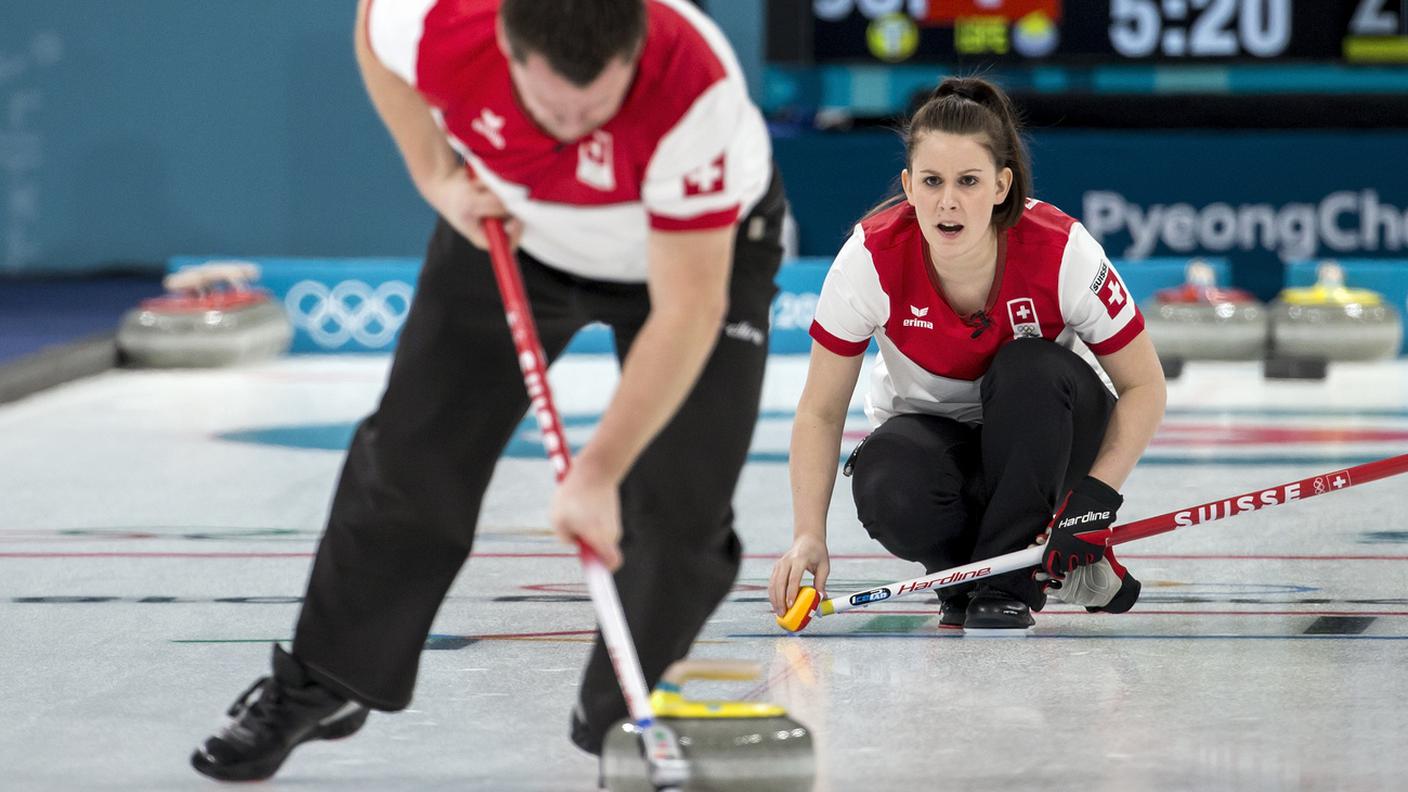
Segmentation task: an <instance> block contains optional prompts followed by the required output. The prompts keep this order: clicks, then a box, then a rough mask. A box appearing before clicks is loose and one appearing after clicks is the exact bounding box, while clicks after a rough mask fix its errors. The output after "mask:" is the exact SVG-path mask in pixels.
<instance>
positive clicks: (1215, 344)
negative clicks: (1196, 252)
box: [1144, 260, 1267, 376]
mask: <svg viewBox="0 0 1408 792" xmlns="http://www.w3.org/2000/svg"><path fill="white" fill-rule="evenodd" d="M1186 273H1187V275H1186V277H1187V281H1186V282H1185V283H1184V284H1183V285H1182V286H1176V287H1174V288H1172V289H1160V290H1159V291H1158V292H1156V293H1155V294H1154V296H1153V298H1152V299H1150V300H1149V301H1148V302H1146V303H1145V305H1144V319H1145V326H1146V327H1147V328H1148V330H1149V338H1150V339H1151V340H1152V341H1153V342H1154V349H1155V350H1157V351H1158V353H1159V360H1160V361H1162V362H1163V363H1164V369H1165V373H1166V374H1169V376H1177V374H1178V371H1180V370H1181V368H1182V362H1183V361H1184V360H1256V359H1260V358H1261V356H1262V355H1263V354H1264V353H1265V351H1266V332H1267V312H1266V308H1265V306H1263V305H1262V304H1261V303H1260V302H1259V301H1258V300H1257V299H1256V298H1255V297H1253V296H1252V295H1251V294H1250V293H1248V292H1245V291H1243V290H1241V289H1222V288H1218V286H1217V282H1216V276H1215V274H1214V272H1213V269H1212V267H1211V266H1209V265H1208V264H1207V263H1206V262H1203V261H1198V260H1194V261H1192V262H1190V263H1189V264H1188V268H1187V270H1186ZM1170 372H1171V373H1170Z"/></svg>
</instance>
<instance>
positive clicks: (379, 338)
mask: <svg viewBox="0 0 1408 792" xmlns="http://www.w3.org/2000/svg"><path fill="white" fill-rule="evenodd" d="M414 294H415V288H414V287H412V286H411V285H410V284H408V283H405V282H403V281H387V282H385V283H383V284H381V285H380V286H377V287H376V288H375V289H373V288H372V287H371V286H369V285H367V284H366V283H363V282H362V281H359V280H345V281H341V282H339V283H338V284H337V285H336V286H333V287H332V288H331V289H329V288H328V287H327V285H326V284H324V283H319V282H318V281H314V280H305V281H299V282H298V283H295V284H294V285H293V288H291V289H289V290H288V294H287V295H286V296H285V297H284V307H285V308H287V309H288V314H289V321H291V322H293V326H294V327H297V328H300V329H302V330H305V331H307V333H308V335H309V336H311V337H312V339H313V342H314V343H316V344H317V345H318V346H320V347H323V348H324V349H337V348H338V347H341V346H343V345H344V344H346V343H347V342H348V341H349V340H353V341H356V342H357V343H358V344H361V345H362V346H364V347H368V348H371V349H380V348H382V347H385V346H387V345H389V344H390V343H391V341H392V339H394V338H395V337H396V333H397V332H398V331H399V330H400V329H401V325H403V324H405V322H406V314H408V313H410V310H411V297H412V296H413V295H414Z"/></svg>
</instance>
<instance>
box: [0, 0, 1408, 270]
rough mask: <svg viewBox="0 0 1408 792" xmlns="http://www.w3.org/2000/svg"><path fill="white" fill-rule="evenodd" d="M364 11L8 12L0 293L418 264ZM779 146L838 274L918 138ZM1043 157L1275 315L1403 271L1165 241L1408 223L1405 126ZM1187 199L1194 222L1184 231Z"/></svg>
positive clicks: (58, 3) (1060, 189)
mask: <svg viewBox="0 0 1408 792" xmlns="http://www.w3.org/2000/svg"><path fill="white" fill-rule="evenodd" d="M354 6H355V3H354V2H353V1H352V0H298V2H288V0H240V2H237V3H210V2H188V1H186V0H123V1H122V2H111V0H5V3H4V7H3V11H0V274H3V273H6V272H9V273H17V272H23V273H34V272H51V271H86V270H92V269H98V268H102V267H107V266H112V265H137V266H144V267H150V268H152V269H160V268H161V267H162V266H163V265H164V262H165V261H166V260H167V259H168V258H169V257H170V256H172V255H177V254H183V253H185V254H206V253H211V252H221V253H225V254H236V255H246V256H320V257H344V256H359V257H368V256H369V257H376V256H415V255H417V254H418V253H419V251H420V250H421V248H422V246H423V243H424V238H425V236H426V233H427V231H428V228H429V224H430V219H431V218H430V213H429V210H428V209H426V208H425V207H424V206H423V204H422V203H421V201H420V200H419V197H418V196H417V195H416V194H415V191H414V190H413V188H412V187H411V185H410V183H409V181H408V179H407V178H406V176H405V174H404V172H403V170H402V166H401V163H400V160H399V158H398V156H397V154H396V152H395V150H394V148H393V146H392V144H391V141H390V139H389V137H388V136H387V135H386V133H385V131H384V130H383V129H382V127H381V125H380V123H379V121H378V120H377V119H376V117H375V115H374V113H373V112H372V110H371V107H370V105H369V103H368V102H367V100H366V98H365V95H364V94H363V91H362V88H361V85H360V82H359V80H358V78H357V73H356V68H355V65H354V63H353V56H352V48H351V36H352V31H351V26H352V14H353V10H354ZM708 6H709V8H710V10H711V11H712V12H713V14H714V15H715V16H716V17H717V18H719V19H720V20H721V23H722V25H723V26H724V28H725V29H726V31H727V32H729V34H730V36H732V37H733V38H734V40H735V41H736V42H737V43H738V45H739V48H740V50H741V54H742V60H743V62H744V64H745V66H746V67H747V68H749V69H750V71H751V72H752V74H750V77H753V78H754V82H753V87H754V90H755V92H756V91H757V90H758V85H757V72H758V71H760V69H761V54H760V51H759V47H760V43H759V32H760V29H761V23H762V12H761V8H762V5H761V3H757V2H743V0H712V2H710V3H709V4H708ZM936 76H937V75H936ZM1366 101H1369V100H1367V99H1366ZM778 131H779V135H778V138H777V141H776V149H777V157H778V161H779V164H780V165H781V167H782V169H783V173H784V176H785V178H786V180H787V182H788V184H789V188H790V193H791V197H792V200H793V203H794V207H795V214H796V215H797V218H798V221H799V227H800V230H801V252H802V253H803V254H805V255H814V256H827V255H830V254H831V253H833V252H834V250H835V248H836V247H837V246H838V245H839V243H840V241H841V239H842V238H843V237H844V235H845V233H846V232H847V229H848V228H849V227H850V224H851V222H852V221H853V220H854V219H855V218H856V217H857V216H858V215H859V214H861V213H862V212H864V210H865V209H866V208H867V207H869V206H870V205H872V204H873V203H875V202H876V201H878V200H880V199H881V198H883V197H884V196H885V195H886V194H887V193H888V191H889V189H890V186H891V182H892V181H893V179H894V178H895V176H896V175H897V173H898V169H899V168H900V167H901V166H902V164H903V163H902V162H901V150H900V146H899V143H898V141H897V139H896V137H895V136H894V135H893V134H892V133H886V132H875V131H871V132H853V133H844V134H819V133H811V132H808V133H795V132H788V131H786V130H782V129H779V130H778ZM1032 143H1033V145H1032V150H1033V155H1034V158H1035V163H1036V186H1037V192H1038V195H1039V196H1041V197H1043V198H1046V199H1047V200H1050V201H1051V202H1052V203H1055V204H1057V205H1058V206H1060V207H1062V208H1064V209H1065V210H1067V211H1068V212H1070V213H1072V214H1075V215H1077V216H1081V215H1083V214H1084V213H1085V211H1086V209H1087V207H1088V206H1089V205H1091V201H1092V200H1093V199H1092V195H1098V194H1104V195H1105V197H1106V198H1107V199H1108V198H1109V197H1110V196H1113V195H1118V196H1120V197H1121V200H1127V201H1128V203H1129V204H1130V205H1133V206H1136V207H1137V208H1138V210H1139V212H1140V213H1141V216H1142V215H1143V214H1144V213H1147V212H1148V211H1149V210H1150V208H1151V207H1153V206H1155V205H1160V206H1163V207H1164V208H1165V209H1164V211H1165V214H1166V216H1171V217H1174V219H1173V220H1172V221H1171V222H1172V223H1173V227H1172V230H1171V231H1170V233H1169V234H1166V235H1164V238H1163V239H1161V241H1160V243H1159V244H1156V245H1153V246H1142V247H1141V246H1140V245H1138V244H1137V243H1136V241H1135V240H1134V239H1133V237H1132V235H1131V233H1130V231H1129V226H1128V224H1127V223H1126V224H1123V225H1120V226H1119V227H1118V228H1113V229H1112V230H1110V231H1109V232H1108V233H1106V234H1105V235H1104V238H1103V241H1104V242H1105V244H1106V246H1107V248H1108V249H1109V252H1110V254H1111V255H1112V256H1115V257H1118V258H1137V257H1140V256H1145V255H1150V256H1160V255H1163V256H1167V255H1176V256H1191V255H1195V254H1205V255H1215V256H1223V257H1225V258H1227V259H1228V260H1229V262H1230V264H1231V267H1232V271H1233V273H1234V279H1235V280H1236V282H1238V283H1239V284H1240V285H1243V286H1247V287H1249V288H1252V289H1253V290H1255V291H1256V292H1257V293H1258V294H1260V295H1261V296H1263V297H1266V296H1270V294H1271V293H1272V292H1274V291H1275V289H1276V288H1279V286H1280V284H1281V281H1282V273H1283V271H1284V266H1283V265H1284V262H1285V261H1286V260H1289V259H1292V258H1310V257H1318V256H1325V255H1337V256H1338V255H1344V256H1351V255H1352V256H1357V257H1362V256H1381V255H1382V256H1395V257H1398V258H1402V257H1404V256H1408V240H1406V239H1403V238H1399V237H1408V228H1405V229H1404V233H1402V234H1400V235H1398V237H1393V238H1390V237H1392V236H1393V235H1391V234H1389V233H1388V231H1386V230H1383V229H1381V233H1378V234H1377V235H1372V234H1370V235H1364V234H1361V235H1360V237H1361V241H1362V243H1363V244H1358V243H1356V245H1355V246H1352V247H1350V248H1347V249H1344V250H1334V249H1331V248H1329V247H1328V246H1327V245H1325V244H1320V245H1318V246H1317V247H1316V248H1315V249H1314V250H1312V251H1305V250H1302V249H1294V250H1288V249H1284V247H1285V246H1284V245H1281V246H1279V249H1278V245H1276V244H1269V245H1263V244H1261V243H1260V242H1258V244H1257V245H1256V246H1254V247H1253V248H1252V249H1244V247H1243V246H1241V245H1233V246H1232V247H1231V248H1230V249H1217V248H1216V247H1209V246H1206V245H1200V244H1195V245H1193V246H1191V247H1189V246H1183V245H1179V244H1170V242H1173V243H1177V242H1178V241H1179V240H1180V239H1181V237H1182V236H1183V233H1182V231H1183V230H1186V229H1183V226H1182V225H1179V224H1180V223H1182V224H1183V225H1186V222H1185V221H1186V217H1185V216H1186V215H1189V214H1192V216H1193V220H1192V221H1187V222H1193V223H1194V224H1196V223H1197V222H1199V221H1200V218H1201V219H1202V220H1206V219H1207V218H1208V216H1209V215H1208V212H1209V211H1223V210H1222V209H1217V210H1208V207H1209V206H1211V205H1214V204H1219V203H1223V204H1226V205H1227V206H1229V207H1231V209H1230V210H1231V211H1237V210H1238V207H1241V206H1243V205H1248V204H1267V205H1269V207H1270V209H1269V211H1272V212H1274V213H1277V217H1279V218H1282V219H1283V220H1286V222H1295V221H1296V220H1295V218H1297V217H1303V216H1304V215H1305V212H1309V213H1310V214H1311V215H1315V222H1319V220H1318V218H1319V214H1320V213H1321V210H1322V209H1325V211H1328V212H1330V214H1332V215H1334V216H1333V217H1332V218H1331V220H1332V222H1334V223H1337V224H1338V225H1337V227H1338V228H1339V229H1340V230H1341V231H1343V232H1347V231H1350V230H1353V226H1354V224H1355V223H1356V222H1357V219H1356V216H1355V215H1353V214H1346V213H1344V212H1340V213H1339V214H1335V213H1334V212H1333V211H1331V210H1334V209H1335V207H1334V206H1329V208H1328V209H1326V205H1325V201H1326V199H1327V198H1331V197H1332V196H1335V195H1339V194H1354V195H1361V196H1362V195H1365V194H1366V191H1371V192H1372V193H1373V194H1374V196H1375V199H1374V200H1375V201H1376V202H1377V203H1379V204H1382V205H1386V206H1392V207H1394V208H1395V209H1396V210H1397V218H1398V221H1397V222H1399V223H1400V224H1401V225H1404V226H1408V217H1405V214H1408V135H1405V134H1404V133H1403V132H1401V131H1394V132H1366V133H1315V132H1274V133H1272V132H1242V133H1233V132H1224V133H1147V132H1130V133H1109V132H1082V131H1059V130H1038V131H1036V132H1034V134H1033V136H1032ZM1332 200H1333V199H1332ZM1178 204H1186V205H1187V207H1185V208H1181V209H1180V208H1174V209H1173V210H1172V214H1171V215H1169V214H1168V211H1169V207H1170V206H1176V205H1178ZM1307 207H1308V208H1307ZM1180 218H1182V219H1180ZM1287 218H1289V219H1287ZM1089 219H1093V218H1089ZM1124 219H1125V220H1128V219H1129V218H1128V217H1126V218H1124ZM1181 229H1182V230H1181ZM1344 235H1345V234H1344V233H1342V234H1340V236H1344ZM1319 236H1320V237H1322V238H1321V242H1322V243H1323V242H1324V239H1323V235H1319ZM1371 236H1372V237H1374V238H1373V239H1370V237H1371ZM1371 243H1372V244H1374V245H1377V249H1374V248H1372V247H1371ZM1390 243H1393V244H1390Z"/></svg>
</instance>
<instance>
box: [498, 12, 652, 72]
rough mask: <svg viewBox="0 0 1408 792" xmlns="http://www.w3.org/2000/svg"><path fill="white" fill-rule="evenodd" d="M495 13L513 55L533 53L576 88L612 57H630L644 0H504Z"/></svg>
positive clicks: (638, 38)
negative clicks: (499, 17) (499, 18)
mask: <svg viewBox="0 0 1408 792" xmlns="http://www.w3.org/2000/svg"><path fill="white" fill-rule="evenodd" d="M499 13H500V15H501V16H502V18H503V22H504V32H505V33H506V34H507V36H508V47H509V51H510V53H511V54H512V55H513V59H514V60H516V61H518V62H519V63H522V62H523V61H525V60H527V59H528V56H529V55H530V54H532V53H535V52H536V53H538V54H539V55H542V56H543V57H544V58H546V59H547V62H548V65H549V66H551V67H552V70H553V71H555V72H557V73H558V74H560V75H562V76H563V77H565V78H567V79H568V80H569V81H571V82H572V83H574V84H576V85H577V86H579V87H581V86H586V85H589V84H590V83H591V82H592V81H593V80H595V79H596V78H597V77H598V76H599V75H600V74H601V71H602V69H605V68H606V64H608V63H610V62H611V61H612V60H613V59H615V58H621V59H623V60H630V59H631V58H633V57H635V54H636V52H637V51H638V50H639V49H640V45H641V42H642V41H644V40H645V27H646V19H645V2H644V0H552V2H551V3H544V2H542V0H504V2H503V5H501V6H500V7H499Z"/></svg>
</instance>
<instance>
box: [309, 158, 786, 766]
mask: <svg viewBox="0 0 1408 792" xmlns="http://www.w3.org/2000/svg"><path fill="white" fill-rule="evenodd" d="M784 210H785V201H784V198H783V194H782V186H781V183H780V181H779V180H778V179H777V178H776V177H774V180H773V184H772V186H771V187H770V189H769V191H768V194H767V196H766V197H765V198H764V199H763V201H762V202H761V203H760V204H759V205H758V206H757V207H756V208H755V209H754V210H753V212H752V214H751V215H750V216H749V217H747V218H744V220H743V222H742V223H741V224H740V226H739V232H738V238H737V242H736V248H735V255H734V261H733V270H732V275H731V279H730V284H729V297H730V302H729V311H728V319H727V323H728V325H729V326H731V328H732V329H731V331H726V329H725V328H720V336H719V341H718V343H717V345H716V347H715V349H714V351H713V353H712V355H711V356H710V358H709V360H708V362H707V363H706V365H705V368H704V371H703V374H702V375H701V376H700V378H699V381H698V383H697V384H696V385H695V387H694V389H693V390H692V391H691V392H690V394H689V395H688V397H687V398H686V400H685V402H684V404H683V405H682V406H681V407H680V409H679V411H678V412H677V413H676V415H675V416H674V417H673V418H672V419H671V421H670V422H669V423H668V424H667V425H666V427H665V428H664V429H663V430H662V431H661V432H660V434H659V435H657V436H656V437H655V439H654V440H653V442H651V443H650V444H649V445H648V446H647V448H646V449H645V451H644V452H643V453H642V455H641V456H640V458H639V459H638V460H637V461H636V464H635V466H634V467H633V468H632V469H631V471H630V473H629V474H628V476H627V478H626V479H625V481H624V482H623V483H622V486H621V520H622V528H623V536H622V550H623V554H624V564H623V565H622V567H621V568H620V570H619V571H618V572H617V573H616V576H615V577H616V585H617V587H618V588H619V590H620V595H621V603H622V605H623V607H624V609H625V613H626V620H627V622H628V623H629V625H630V628H631V630H632V633H633V635H634V636H635V638H636V642H637V644H638V647H637V648H638V652H639V655H640V660H641V665H642V666H643V667H644V671H645V675H646V678H647V683H648V684H650V685H652V686H653V685H654V684H655V682H656V681H658V679H659V677H660V675H661V674H662V673H663V672H664V670H665V668H666V667H668V666H669V664H670V663H672V662H674V661H675V660H677V659H679V658H681V657H683V656H684V655H685V654H686V653H687V651H688V650H689V647H690V645H691V643H693V641H694V638H695V636H696V635H697V634H698V632H699V630H700V629H701V628H702V627H703V625H704V621H705V620H706V619H707V618H708V616H709V614H710V613H712V612H713V610H714V608H715V606H716V605H717V604H718V603H719V602H720V601H721V600H722V599H723V597H724V596H725V595H726V594H727V593H728V592H729V590H730V589H731V588H732V586H733V581H734V579H735V577H736V575H737V573H738V566H739V562H740V558H741V554H742V549H741V547H740V545H739V542H738V537H737V536H736V535H735V534H734V532H733V510H732V505H731V500H732V497H733V490H734V486H735V484H736V483H737V480H738V475H739V471H740V469H741V468H742V466H743V463H744V461H745V459H746V457H747V453H748V446H749V442H750V440H751V437H752V433H753V427H754V424H755V423H756V421H757V414H758V398H759V394H760V391H761V387H762V379H763V368H764V364H765V362H766V359H767V331H768V318H769V311H770V307H771V302H772V298H773V295H774V293H775V292H776V286H775V285H774V282H773V281H774V276H775V275H776V272H777V268H778V265H779V263H780V262H781V257H782V247H781V244H780V241H779V240H780V232H781V227H782V217H783V213H784ZM518 258H519V263H520V265H521V267H522V269H523V276H524V284H525V288H526V290H527V293H528V298H529V302H530V303H531V305H532V311H533V315H534V317H535V318H536V320H537V324H538V330H539V333H540V335H541V338H542V342H543V346H544V348H545V351H546V353H547V356H548V359H549V360H552V359H553V358H555V357H556V356H557V355H558V354H559V353H561V351H562V350H563V348H564V347H566V346H567V343H568V341H569V340H570V339H571V337H572V335H573V334H574V333H575V332H576V331H577V330H578V329H580V328H581V327H582V326H584V325H586V324H587V323H589V322H591V321H594V320H595V321H601V322H604V323H606V324H607V325H609V326H610V327H611V328H612V330H613V332H614V334H615V339H616V351H617V354H618V356H619V357H621V358H624V356H625V355H626V353H627V351H628V350H629V349H630V347H631V344H632V342H633V341H634V339H635V337H636V334H637V333H638V332H639V331H640V328H641V325H642V324H643V323H644V321H645V319H646V316H647V315H648V313H649V310H650V300H649V296H648V293H647V291H646V287H645V285H644V284H619V283H609V282H601V281H592V280H586V279H583V278H579V277H575V276H572V275H569V274H567V273H564V272H562V271H560V270H555V269H552V268H550V267H547V266H545V265H543V264H542V263H541V262H538V261H536V260H534V259H533V258H532V257H531V256H529V255H527V254H525V253H520V254H519V257H518ZM740 322H746V323H747V325H749V326H751V328H752V329H751V331H749V330H748V329H747V328H746V327H743V326H742V325H739V324H737V323H740ZM527 408H528V396H527V393H526V392H525V390H524V385H523V378H522V375H521V374H520V372H519V368H518V363H517V362H516V358H515V355H514V348H513V342H512V339H511V338H510V336H509V332H508V327H507V324H506V322H505V319H504V314H503V306H502V303H501V302H500V299H499V296H498V289H497V287H496V285H495V283H494V277H493V272H492V269H491V267H490V263H489V259H488V255H487V254H486V253H484V252H483V251H480V250H478V249H476V248H475V247H473V246H472V245H470V244H469V242H468V241H466V240H465V239H464V238H463V237H461V236H460V235H459V234H458V233H456V232H455V231H454V230H453V229H452V228H450V226H448V225H447V224H446V223H445V222H444V221H443V220H442V221H440V223H439V224H438V225H437V227H436V230H435V233H434V236H433V237H432V239H431V241H430V247H429V251H428V253H427V255H426V259H425V265H424V268H423V270H422V272H421V276H420V281H419V285H418V288H417V291H416V296H415V300H414V302H413V305H412V307H411V312H410V315H409V317H408V318H407V321H406V324H405V326H404V328H403V330H402V335H401V338H400V341H399V343H398V346H397V349H396V355H395V358H394V361H393V363H392V367H391V374H390V379H389V381H388V383H387V387H386V391H385V393H384V395H383V396H382V399H381V403H380V405H379V407H378V408H377V410H376V412H375V413H374V414H373V415H371V416H370V417H368V418H367V419H365V420H364V421H362V423H361V424H360V425H359V426H358V428H357V431H356V434H355V436H354V437H353V440H352V445H351V447H350V448H349V449H348V451H347V459H346V462H345V464H344V467H343V469H342V475H341V479H340V480H339V482H338V485H337V490H336V495H335V496H334V499H333V503H332V509H331V513H330V516H329V519H328V524H327V529H326V531H325V532H324V534H323V537H322V540H321V542H320V544H319V546H318V552H317V557H316V559H315V561H314V563H313V571H312V576H311V578H310V580H309V582H308V592H307V597H306V599H305V601H304V604H303V609H302V612H301V613H300V615H299V619H298V627H297V631H296V633H295V636H294V642H293V652H294V654H295V655H296V656H297V657H298V658H299V659H300V660H301V661H302V662H303V663H304V664H305V665H306V666H307V667H308V669H309V672H310V674H312V675H313V677H314V678H315V679H317V680H318V681H320V682H322V683H324V684H326V685H328V686H329V687H331V688H333V689H334V690H336V691H338V692H339V693H341V694H342V695H345V696H347V697H349V698H351V699H354V700H356V701H359V702H362V703H364V704H366V705H367V706H370V707H372V708H375V709H379V710H399V709H402V708H404V707H406V706H407V705H408V704H409V703H410V700H411V691H412V688H413V687H414V684H415V678H416V673H417V669H418V666H419V659H420V652H421V649H422V647H423V645H424V643H425V640H426V637H427V635H428V633H429V630H430V626H431V622H432V620H433V619H434V617H435V615H436V611H437V610H438V609H439V607H440V603H441V600H442V599H443V598H444V596H445V593H446V591H447V590H448V588H449V587H450V584H451V583H452V582H453V580H454V578H455V576H456V574H457V573H458V572H459V570H460V567H461V566H462V565H463V564H464V562H465V559H466V558H467V556H468V554H469V552H470V548H471V546H472V545H473V542H474V532H475V523H476V521H477V519H478V516H479V508H480V502H481V499H482V497H483V495H484V490H485V488H486V487H487V486H488V484H489V478H490V475H491V474H492V473H493V471H494V465H495V462H496V461H497V460H498V458H499V455H500V453H501V452H502V450H503V448H504V446H505V445H506V444H507V443H508V441H509V439H510V437H511V436H512V434H513V431H514V429H515V427H516V426H517V425H518V423H519V421H520V420H521V419H522V418H523V416H524V415H525V413H526V411H527ZM581 704H582V713H583V714H584V715H585V719H586V724H587V727H588V730H589V732H590V733H591V734H590V736H589V739H591V740H595V741H599V740H600V739H601V735H602V734H603V733H604V732H605V731H606V730H607V729H608V728H610V726H611V724H612V723H613V722H615V721H616V720H617V719H619V718H622V717H625V716H626V706H625V701H624V699H623V698H622V695H621V692H620V689H619V686H618V685H617V682H616V678H615V676H614V674H613V672H612V669H611V664H610V661H609V658H608V657H607V654H606V651H605V647H604V646H603V644H602V642H601V637H600V635H598V636H597V641H596V646H595V648H594V649H593V650H592V654H591V658H590V660H589V662H588V665H587V667H586V671H585V674H584V677H583V681H582V686H581ZM565 709H567V708H566V707H564V710H565ZM564 722H565V721H564Z"/></svg>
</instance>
